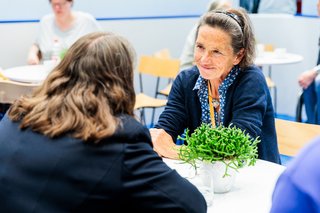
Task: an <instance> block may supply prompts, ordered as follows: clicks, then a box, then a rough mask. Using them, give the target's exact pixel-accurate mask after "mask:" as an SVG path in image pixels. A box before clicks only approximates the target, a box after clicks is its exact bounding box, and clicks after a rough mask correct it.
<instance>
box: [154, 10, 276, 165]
mask: <svg viewBox="0 0 320 213" xmlns="http://www.w3.org/2000/svg"><path fill="white" fill-rule="evenodd" d="M195 42H196V44H195V49H194V64H195V66H193V67H191V68H189V69H186V70H183V71H181V72H180V73H179V75H178V76H177V77H176V79H175V81H174V83H173V86H172V89H171V92H170V94H169V97H168V102H167V106H166V107H165V109H164V111H163V112H162V113H161V115H160V117H159V121H158V123H157V124H156V125H155V128H152V129H150V132H151V136H152V141H153V145H154V150H155V151H156V152H157V153H158V154H159V155H160V156H163V157H167V158H173V159H176V158H178V152H179V151H178V149H179V146H177V145H176V144H175V141H176V139H177V137H178V135H181V134H183V133H184V130H185V129H186V128H188V129H189V130H190V133H192V132H193V131H194V130H195V129H196V128H197V127H199V126H200V125H201V123H211V124H212V127H216V126H219V125H223V126H229V125H233V126H236V127H238V128H241V129H242V130H245V131H246V132H247V133H248V134H249V135H250V136H251V137H252V138H257V137H259V138H260V140H261V142H260V143H259V144H258V157H259V158H260V159H263V160H267V161H271V162H274V163H279V164H280V156H279V151H278V145H277V138H276V131H275V121H274V110H273V105H272V101H271V96H270V93H269V89H268V87H267V84H266V81H265V77H264V75H263V73H262V71H261V70H260V69H259V68H258V67H257V66H255V65H254V64H253V62H254V58H255V38H254V34H253V29H252V25H251V21H250V19H249V17H248V14H247V13H246V11H245V10H244V9H241V8H239V9H229V10H226V11H217V10H214V11H210V12H207V13H206V14H204V15H203V16H202V17H201V20H200V22H199V25H198V28H197V33H196V41H195Z"/></svg>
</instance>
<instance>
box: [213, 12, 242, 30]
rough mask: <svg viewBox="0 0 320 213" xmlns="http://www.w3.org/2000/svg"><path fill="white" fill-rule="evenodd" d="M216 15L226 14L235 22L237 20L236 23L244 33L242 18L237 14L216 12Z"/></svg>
mask: <svg viewBox="0 0 320 213" xmlns="http://www.w3.org/2000/svg"><path fill="white" fill-rule="evenodd" d="M215 13H222V14H225V15H227V16H229V17H230V18H232V19H233V20H235V21H236V22H237V23H238V25H239V27H240V28H241V31H242V33H243V27H242V25H241V21H240V18H239V16H238V15H236V14H234V13H230V12H228V11H215Z"/></svg>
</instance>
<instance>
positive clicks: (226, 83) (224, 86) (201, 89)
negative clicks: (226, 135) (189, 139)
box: [193, 66, 241, 126]
mask: <svg viewBox="0 0 320 213" xmlns="http://www.w3.org/2000/svg"><path fill="white" fill-rule="evenodd" d="M240 71H241V69H240V68H239V67H238V66H234V67H233V68H232V70H231V71H230V73H229V74H228V75H227V77H226V78H225V79H224V80H223V82H222V83H221V84H220V86H219V89H218V91H219V99H220V119H218V118H219V114H218V112H217V111H216V110H215V111H214V117H215V124H216V126H219V125H220V124H222V123H223V120H224V106H225V103H226V93H227V90H228V88H229V87H230V85H232V83H233V82H234V80H235V79H236V77H237V75H238V74H239V72H240ZM193 90H198V96H199V101H200V103H201V122H202V123H211V118H210V105H209V101H208V86H207V80H205V79H204V78H202V76H201V75H199V78H198V79H197V81H196V83H195V86H194V88H193Z"/></svg>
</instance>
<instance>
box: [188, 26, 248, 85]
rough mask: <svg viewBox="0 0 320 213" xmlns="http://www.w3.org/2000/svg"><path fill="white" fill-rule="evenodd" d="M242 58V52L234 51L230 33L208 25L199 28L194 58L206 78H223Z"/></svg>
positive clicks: (201, 73)
mask: <svg viewBox="0 0 320 213" xmlns="http://www.w3.org/2000/svg"><path fill="white" fill-rule="evenodd" d="M241 59H242V53H241V54H234V53H233V49H232V46H231V37H230V36H229V34H228V33H226V32H224V31H223V30H221V29H219V28H213V27H210V26H208V25H203V26H201V27H200V28H199V32H198V37H197V40H196V44H195V49H194V60H195V63H196V65H197V67H198V69H199V71H200V75H201V76H202V77H203V78H204V79H208V80H211V79H215V80H217V79H221V80H223V79H224V78H225V77H226V76H227V75H228V73H229V72H230V71H231V69H232V67H233V66H234V65H236V64H239V62H240V61H241Z"/></svg>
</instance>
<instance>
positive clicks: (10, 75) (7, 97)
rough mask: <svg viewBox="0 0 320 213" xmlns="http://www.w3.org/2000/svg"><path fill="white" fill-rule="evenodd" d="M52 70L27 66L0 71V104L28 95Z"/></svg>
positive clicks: (50, 67) (40, 66) (47, 67)
mask: <svg viewBox="0 0 320 213" xmlns="http://www.w3.org/2000/svg"><path fill="white" fill-rule="evenodd" d="M52 68H53V67H52V66H47V65H27V66H18V67H12V68H9V69H5V70H1V71H0V73H1V75H0V102H1V103H12V102H13V101H14V100H15V99H17V98H18V97H20V96H21V95H26V94H30V93H31V92H32V91H33V89H34V88H36V87H38V86H39V85H41V83H42V81H43V80H44V79H45V78H46V77H47V75H48V73H49V72H50V71H51V69H52Z"/></svg>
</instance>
